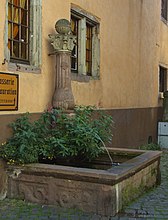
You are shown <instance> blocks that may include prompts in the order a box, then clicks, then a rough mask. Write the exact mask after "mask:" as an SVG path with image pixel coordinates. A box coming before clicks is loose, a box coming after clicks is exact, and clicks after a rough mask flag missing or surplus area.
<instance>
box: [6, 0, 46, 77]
mask: <svg viewBox="0 0 168 220" xmlns="http://www.w3.org/2000/svg"><path fill="white" fill-rule="evenodd" d="M29 38H30V48H29V51H30V54H29V63H22V62H17V61H15V62H14V61H13V60H11V58H10V51H9V49H8V0H6V21H5V36H4V45H5V48H4V61H5V62H6V63H7V64H8V69H9V70H10V71H20V72H32V73H41V63H42V61H41V57H42V0H33V1H30V34H29Z"/></svg>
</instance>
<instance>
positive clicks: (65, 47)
mask: <svg viewBox="0 0 168 220" xmlns="http://www.w3.org/2000/svg"><path fill="white" fill-rule="evenodd" d="M55 28H56V31H57V32H58V34H55V35H51V34H50V35H49V38H50V40H51V45H52V46H53V48H54V51H53V52H52V54H50V55H55V56H56V83H55V91H54V95H53V103H52V104H53V107H54V108H61V109H65V110H67V109H73V108H74V106H75V104H74V97H73V93H72V88H71V51H72V50H73V47H74V45H75V42H76V36H73V35H72V34H71V25H70V22H69V21H68V20H66V19H61V20H59V21H57V22H56V25H55Z"/></svg>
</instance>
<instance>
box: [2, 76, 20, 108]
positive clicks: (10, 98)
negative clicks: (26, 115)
mask: <svg viewBox="0 0 168 220" xmlns="http://www.w3.org/2000/svg"><path fill="white" fill-rule="evenodd" d="M18 92H19V76H18V75H17V74H10V73H0V111H5V110H6V111H8V110H18Z"/></svg>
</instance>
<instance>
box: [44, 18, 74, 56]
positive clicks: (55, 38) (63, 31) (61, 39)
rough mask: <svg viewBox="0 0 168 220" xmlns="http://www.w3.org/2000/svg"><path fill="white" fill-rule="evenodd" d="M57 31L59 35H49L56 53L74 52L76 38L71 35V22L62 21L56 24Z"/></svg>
mask: <svg viewBox="0 0 168 220" xmlns="http://www.w3.org/2000/svg"><path fill="white" fill-rule="evenodd" d="M55 29H56V31H57V32H58V33H56V34H49V35H48V36H49V38H50V42H51V45H52V46H53V48H54V52H55V53H57V52H59V51H62V50H63V51H70V52H71V51H72V50H73V48H74V46H75V44H76V36H74V35H72V33H71V31H70V30H71V26H70V22H69V21H68V20H66V19H61V20H59V21H57V22H56V24H55Z"/></svg>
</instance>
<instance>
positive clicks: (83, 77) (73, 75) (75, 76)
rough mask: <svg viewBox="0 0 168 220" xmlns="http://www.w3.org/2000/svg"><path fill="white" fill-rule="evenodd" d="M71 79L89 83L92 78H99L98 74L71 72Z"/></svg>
mask: <svg viewBox="0 0 168 220" xmlns="http://www.w3.org/2000/svg"><path fill="white" fill-rule="evenodd" d="M71 80H72V81H77V82H85V83H88V82H89V81H90V80H99V77H98V76H86V75H82V74H78V73H74V72H71Z"/></svg>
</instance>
